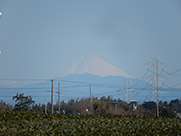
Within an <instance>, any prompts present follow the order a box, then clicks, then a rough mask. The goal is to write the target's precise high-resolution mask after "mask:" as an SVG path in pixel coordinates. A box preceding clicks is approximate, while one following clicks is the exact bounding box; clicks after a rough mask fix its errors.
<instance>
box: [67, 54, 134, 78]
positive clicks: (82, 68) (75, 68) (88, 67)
mask: <svg viewBox="0 0 181 136" xmlns="http://www.w3.org/2000/svg"><path fill="white" fill-rule="evenodd" d="M85 73H87V74H93V75H97V76H123V77H125V78H133V76H130V75H128V74H127V73H125V72H124V71H123V70H121V69H119V68H117V67H115V66H113V65H111V64H109V63H107V62H106V61H104V60H103V59H101V58H100V57H97V56H91V57H81V58H80V59H79V60H77V61H76V62H75V63H73V65H72V66H71V67H70V68H69V70H68V71H67V72H66V75H69V74H85Z"/></svg>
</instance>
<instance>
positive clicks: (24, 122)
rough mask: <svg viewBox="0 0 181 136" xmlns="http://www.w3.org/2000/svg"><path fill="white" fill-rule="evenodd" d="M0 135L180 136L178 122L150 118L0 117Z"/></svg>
mask: <svg viewBox="0 0 181 136" xmlns="http://www.w3.org/2000/svg"><path fill="white" fill-rule="evenodd" d="M0 135H27V136H28V135H45V136H46V135H47V136H48V135H52V136H53V135H60V136H61V135H62V136H63V135H87V136H89V135H119V136H121V135H123V136H125V135H128V136H129V135H130V136H131V135H140V136H141V135H164V136H165V135H172V136H174V135H175V136H179V135H181V119H179V118H169V117H153V116H152V117H151V116H118V115H61V114H39V113H20V112H19V113H18V112H17V113H16V112H2V113H0Z"/></svg>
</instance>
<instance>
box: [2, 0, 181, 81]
mask: <svg viewBox="0 0 181 136" xmlns="http://www.w3.org/2000/svg"><path fill="white" fill-rule="evenodd" d="M0 11H1V12H2V13H3V15H2V16H1V17H0V50H1V51H2V54H1V56H0V78H46V77H48V76H49V75H50V74H52V73H54V72H57V71H60V72H62V73H63V72H64V71H65V70H66V69H67V68H68V67H69V66H70V65H71V64H72V63H73V62H74V61H75V60H77V59H79V58H80V57H82V56H99V57H101V58H103V59H104V60H105V61H107V62H109V63H111V64H113V65H115V66H117V67H119V68H120V69H122V70H124V71H125V72H126V73H128V74H129V75H132V76H134V77H138V78H140V77H141V76H142V75H143V74H144V72H145V71H146V68H145V66H144V64H145V63H147V62H150V61H151V60H152V58H153V57H160V60H161V61H163V62H165V63H166V64H167V65H168V67H167V69H168V71H174V70H176V69H178V68H181V63H180V60H181V25H180V24H181V1H180V0H149V1H146V0H54V1H52V0H31V1H30V0H29V1H28V0H0Z"/></svg>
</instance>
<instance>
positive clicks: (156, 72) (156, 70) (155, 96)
mask: <svg viewBox="0 0 181 136" xmlns="http://www.w3.org/2000/svg"><path fill="white" fill-rule="evenodd" d="M149 64H150V65H149V71H150V72H151V73H152V75H151V84H152V96H151V101H156V116H159V92H160V89H159V81H160V80H161V73H160V69H161V67H162V66H164V65H165V64H164V63H161V62H160V61H159V59H158V58H154V60H153V61H152V62H151V63H149Z"/></svg>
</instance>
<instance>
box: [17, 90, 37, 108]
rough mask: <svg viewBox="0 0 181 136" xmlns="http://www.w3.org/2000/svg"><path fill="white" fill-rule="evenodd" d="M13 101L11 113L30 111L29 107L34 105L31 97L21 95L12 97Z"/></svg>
mask: <svg viewBox="0 0 181 136" xmlns="http://www.w3.org/2000/svg"><path fill="white" fill-rule="evenodd" d="M13 100H15V102H16V104H15V106H14V110H13V111H30V109H31V106H32V105H33V104H34V103H35V101H33V100H32V98H31V96H24V94H23V93H22V94H18V93H17V94H16V96H13Z"/></svg>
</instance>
